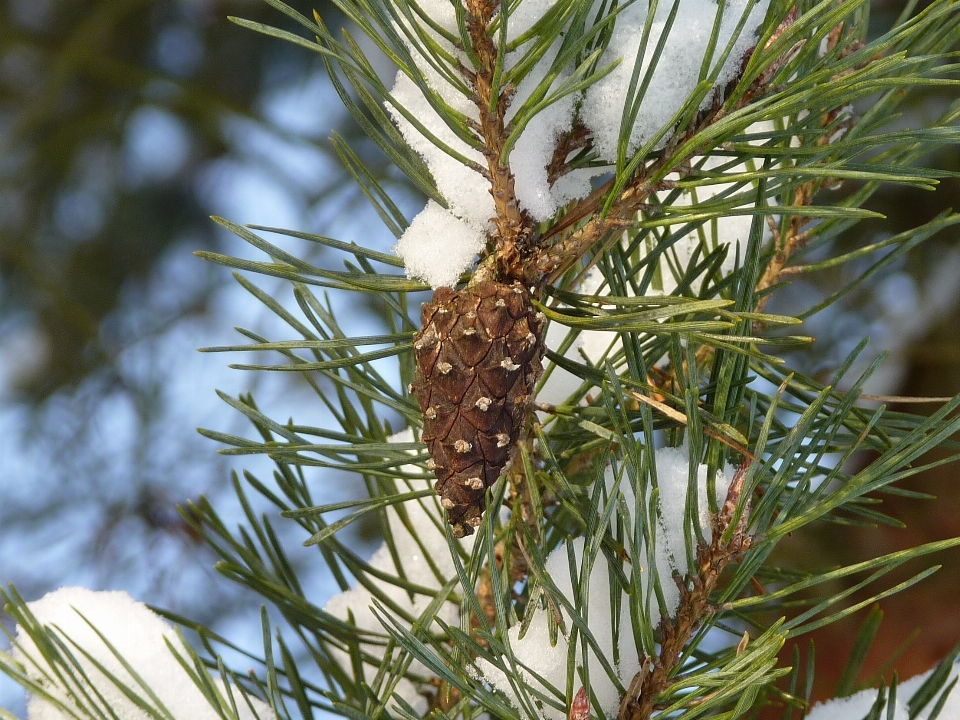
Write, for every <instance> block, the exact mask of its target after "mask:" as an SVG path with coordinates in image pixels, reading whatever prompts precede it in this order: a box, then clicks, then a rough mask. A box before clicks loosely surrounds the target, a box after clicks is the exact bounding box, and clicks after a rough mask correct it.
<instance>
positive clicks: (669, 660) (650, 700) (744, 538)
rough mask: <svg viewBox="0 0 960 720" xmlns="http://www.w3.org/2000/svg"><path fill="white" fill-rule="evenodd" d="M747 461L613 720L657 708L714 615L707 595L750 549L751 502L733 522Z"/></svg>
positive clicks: (634, 718) (639, 719) (643, 719)
mask: <svg viewBox="0 0 960 720" xmlns="http://www.w3.org/2000/svg"><path fill="white" fill-rule="evenodd" d="M749 467H750V460H745V461H744V463H743V464H742V465H741V466H740V467H739V468H738V469H737V472H736V474H735V475H734V478H733V480H732V481H731V483H730V488H729V490H728V491H727V497H726V500H725V502H724V504H723V507H722V508H720V510H719V512H718V513H717V514H716V515H715V516H714V517H713V522H712V525H713V527H712V531H713V533H712V538H711V540H710V544H709V545H706V544H701V545H699V546H698V547H697V569H696V572H695V573H694V574H693V575H692V576H691V577H689V578H686V579H684V578H676V580H677V585H678V586H679V588H680V604H679V606H678V610H677V616H676V617H675V618H671V617H669V616H666V615H665V616H663V617H662V618H661V620H660V654H659V656H658V658H657V660H656V662H655V663H654V662H653V661H652V660H651V659H650V658H649V657H647V658H644V662H643V667H642V668H641V670H640V672H639V673H637V675H636V676H635V677H634V679H633V682H632V683H631V685H630V690H629V691H628V692H627V695H626V696H625V697H624V699H623V702H621V705H620V712H619V714H618V716H617V720H649V718H651V717H652V716H653V713H654V712H655V711H656V710H657V709H658V707H657V705H656V702H657V698H658V696H659V695H660V694H661V693H663V691H664V690H666V689H667V687H669V685H670V680H671V678H672V677H673V674H674V671H675V670H676V669H677V667H678V665H679V661H680V657H681V655H682V653H683V648H684V647H686V645H687V643H688V642H689V641H690V638H692V637H693V635H694V633H695V632H696V631H697V630H698V629H699V627H700V625H701V624H702V623H703V620H704V618H706V617H707V616H709V615H710V614H712V613H713V612H715V608H714V606H713V605H711V603H710V595H711V594H712V593H713V591H714V590H715V589H716V588H717V585H718V583H719V581H720V576H721V575H722V574H723V571H724V570H725V569H726V568H727V566H728V565H730V563H732V562H736V561H737V560H739V559H740V558H741V557H742V556H743V553H745V552H746V551H747V549H749V547H750V543H751V537H750V536H749V535H748V534H747V532H746V526H747V521H748V519H749V510H750V501H749V499H747V500H746V501H743V502H744V505H743V511H742V513H741V514H740V516H739V519H737V508H738V507H739V506H740V504H741V502H742V498H743V497H744V494H743V489H744V481H745V479H746V474H747V470H748V469H749ZM735 519H737V523H736V526H735V527H734V528H733V531H732V532H731V533H730V537H729V538H726V539H725V538H724V535H725V534H726V533H727V531H728V529H729V528H730V526H731V524H732V523H733V522H734V520H735ZM635 686H636V687H635Z"/></svg>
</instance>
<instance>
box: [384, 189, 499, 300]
mask: <svg viewBox="0 0 960 720" xmlns="http://www.w3.org/2000/svg"><path fill="white" fill-rule="evenodd" d="M484 240H485V235H484V232H483V230H482V229H481V228H480V227H479V226H477V225H474V224H473V223H471V222H470V221H467V220H461V219H460V218H458V217H457V216H456V215H454V214H453V213H452V212H450V211H449V210H446V209H444V208H442V207H440V205H438V204H437V203H436V202H434V201H433V200H430V201H429V202H427V206H426V207H425V208H424V209H423V211H422V212H421V213H420V214H419V215H417V216H416V217H415V218H414V219H413V222H412V223H410V227H408V228H407V230H406V232H404V233H403V235H402V236H401V237H400V240H399V242H398V243H397V244H396V246H395V247H394V252H396V253H397V255H399V256H400V257H401V258H403V262H404V264H405V265H406V270H407V275H409V276H410V277H412V278H417V279H418V280H423V281H424V282H426V283H429V284H430V286H431V287H435V288H436V287H442V286H449V287H452V286H454V285H456V283H457V280H458V279H459V278H460V274H461V273H462V272H464V271H465V270H467V269H468V268H469V267H470V266H471V265H472V264H473V261H474V259H475V258H476V256H477V253H479V252H480V250H482V249H483V244H484Z"/></svg>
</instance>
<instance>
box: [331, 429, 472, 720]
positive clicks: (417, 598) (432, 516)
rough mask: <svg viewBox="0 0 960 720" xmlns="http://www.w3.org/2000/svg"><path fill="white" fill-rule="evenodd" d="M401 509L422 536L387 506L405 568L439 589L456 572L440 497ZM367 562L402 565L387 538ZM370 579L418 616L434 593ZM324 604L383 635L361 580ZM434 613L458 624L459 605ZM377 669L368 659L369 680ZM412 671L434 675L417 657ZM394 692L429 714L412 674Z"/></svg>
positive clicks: (414, 579) (343, 658) (464, 543)
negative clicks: (391, 551)
mask: <svg viewBox="0 0 960 720" xmlns="http://www.w3.org/2000/svg"><path fill="white" fill-rule="evenodd" d="M389 440H390V441H391V442H398V443H407V442H413V441H414V437H413V431H412V430H410V429H407V430H403V431H401V432H399V433H397V434H396V435H392V436H391V437H390V438H389ZM404 469H405V470H406V471H408V472H410V473H413V474H419V473H421V472H422V471H421V470H420V468H418V467H415V466H406V467H405V468H404ZM404 483H405V484H406V485H408V486H409V487H408V488H407V489H408V490H410V491H415V490H423V489H426V488H430V487H431V485H432V482H431V481H430V480H406V481H404ZM402 508H403V512H404V513H405V514H406V516H407V519H408V521H409V527H413V528H416V532H417V538H418V539H419V541H420V544H418V542H417V541H416V540H414V537H413V535H412V534H411V533H410V531H409V530H408V529H407V526H406V525H404V523H403V521H402V520H401V517H400V513H399V512H398V510H397V508H396V506H393V505H391V506H389V507H388V508H387V518H388V523H389V527H390V532H391V534H392V535H393V540H394V542H395V548H396V551H397V556H398V557H399V558H400V560H401V562H402V565H403V573H404V575H405V576H406V578H407V580H409V581H410V582H411V583H414V584H416V585H420V586H422V587H424V588H425V589H427V590H433V591H436V590H439V589H440V588H441V587H442V586H443V585H444V584H445V583H446V582H447V581H448V580H450V579H451V578H453V577H454V576H455V574H456V571H455V568H454V564H453V558H452V557H451V555H450V547H449V545H447V539H446V535H445V534H444V531H443V525H442V522H443V521H442V517H443V515H442V512H441V510H440V504H439V503H438V502H437V498H436V496H435V495H431V496H429V497H426V498H420V499H418V500H410V501H407V502H405V503H403V505H402ZM474 540H475V537H474V536H471V537H468V538H464V539H463V540H459V541H458V542H459V543H460V546H461V547H462V548H463V550H464V552H466V553H468V554H469V552H470V549H471V548H472V547H473V542H474ZM428 558H429V560H430V562H432V563H433V565H434V566H435V567H436V569H437V572H435V571H434V569H433V568H432V567H431V565H430V562H428ZM369 564H370V566H371V567H373V568H374V569H376V570H380V571H383V572H384V573H387V574H389V575H392V576H396V575H397V573H398V568H397V567H396V564H395V563H394V561H393V557H392V556H391V554H390V549H389V547H388V546H387V544H386V542H384V543H383V544H382V545H381V546H380V547H379V548H378V549H377V550H376V552H374V554H373V557H371V558H370V561H369ZM438 573H439V577H438ZM370 580H371V581H372V582H374V583H376V585H377V587H378V589H379V590H380V591H381V592H383V593H385V594H386V595H387V596H388V597H389V598H390V600H391V601H392V602H394V603H395V604H396V605H397V606H398V607H399V608H401V609H403V610H405V611H407V612H408V613H410V614H411V615H413V616H414V617H419V616H420V615H421V614H422V613H423V612H424V611H425V610H426V609H427V606H429V605H430V603H431V602H432V601H433V596H432V594H431V595H425V594H415V595H413V596H412V597H411V595H410V593H409V592H408V591H407V590H406V589H404V588H401V587H398V586H397V585H392V584H390V583H386V582H384V581H382V580H379V579H376V578H373V577H372V576H371V577H370ZM323 609H324V611H325V612H328V613H330V614H331V615H333V616H335V617H338V618H340V619H341V620H347V619H348V617H349V615H350V614H352V616H353V622H354V623H355V624H356V626H357V629H358V631H363V632H365V633H372V634H374V635H378V636H383V635H384V634H385V631H384V628H383V625H382V624H381V623H380V621H379V620H378V619H377V618H376V616H375V615H374V613H373V594H372V593H371V592H370V590H368V589H367V588H365V587H363V586H362V585H359V584H357V585H356V586H355V587H353V588H352V589H350V590H347V591H346V592H343V593H340V594H339V595H335V596H334V597H332V598H331V599H330V600H329V601H328V602H327V604H326V605H325V606H324V608H323ZM436 617H437V618H439V619H440V620H442V621H444V622H446V623H449V624H452V625H457V624H458V623H459V608H458V607H457V606H456V605H454V604H453V603H445V604H444V605H443V606H442V607H441V608H440V610H439V612H438V613H437V615H436ZM434 630H439V628H437V627H434ZM364 649H365V651H366V652H369V653H370V654H372V655H374V656H376V657H378V658H381V657H383V651H384V647H383V645H382V644H380V645H376V644H368V645H366V646H365V648H364ZM332 653H333V655H334V657H338V658H339V660H340V662H341V663H342V664H343V667H350V664H351V659H350V656H349V655H348V654H347V653H346V652H343V651H340V650H337V649H332ZM378 670H379V663H378V664H377V665H370V664H364V665H363V671H364V678H365V680H366V681H367V682H372V681H373V679H374V677H376V674H377V671H378ZM409 672H410V673H412V674H414V675H423V676H425V677H426V676H429V675H430V673H429V672H428V671H427V669H426V668H425V667H424V666H423V665H422V664H421V663H420V662H418V661H414V662H413V663H412V664H411V666H410V669H409ZM394 695H395V696H399V697H402V698H403V700H404V701H406V702H407V703H409V704H410V705H412V706H413V707H414V708H415V709H416V712H417V714H418V715H421V716H422V715H426V713H427V699H426V698H425V697H424V696H423V695H421V694H419V691H418V689H417V686H416V685H415V684H414V683H413V682H411V681H410V680H409V679H407V678H401V679H400V681H399V683H398V684H397V687H396V689H395V690H394Z"/></svg>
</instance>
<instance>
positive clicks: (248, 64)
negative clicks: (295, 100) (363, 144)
mask: <svg viewBox="0 0 960 720" xmlns="http://www.w3.org/2000/svg"><path fill="white" fill-rule="evenodd" d="M270 12H271V11H270V8H269V7H267V6H266V5H264V4H262V3H256V2H250V1H249V0H246V1H245V0H203V1H195V0H190V1H186V0H76V1H75V2H58V1H57V0H49V1H38V0H8V1H7V2H5V3H0V278H2V284H0V327H2V326H3V324H4V322H5V321H7V320H9V318H10V317H11V316H13V315H19V314H23V313H26V314H27V316H28V317H29V318H30V319H31V320H32V322H33V323H34V324H35V326H36V329H37V330H38V331H39V335H40V339H41V343H40V347H43V348H45V352H43V353H42V354H41V356H40V357H38V358H33V359H31V362H29V363H28V364H25V365H24V367H23V368H21V369H20V371H19V372H18V374H17V377H16V388H15V389H16V390H17V391H18V392H19V393H20V394H21V397H22V399H26V400H28V401H31V402H37V401H42V400H43V399H45V398H48V397H49V396H50V395H51V394H53V393H55V392H56V391H57V390H58V389H60V388H64V387H71V386H76V385H77V384H79V383H80V382H81V381H82V380H83V379H84V378H85V377H87V376H88V375H89V374H90V373H92V372H94V371H96V370H99V369H102V368H103V367H104V366H108V365H109V364H110V362H111V355H113V354H114V353H115V350H116V348H117V346H118V345H123V344H124V343H125V342H128V341H129V340H131V338H129V337H127V338H123V337H111V328H116V324H114V325H110V324H107V325H105V324H104V321H105V320H106V319H107V318H108V317H109V316H110V314H111V313H112V312H114V311H115V310H116V309H117V307H118V303H119V298H120V295H121V293H122V292H123V289H124V287H125V286H128V285H129V284H130V283H135V282H137V281H138V280H141V279H143V278H145V277H146V276H147V275H148V274H149V272H150V270H151V268H152V267H153V265H154V264H155V263H156V262H157V259H158V258H159V257H161V256H162V255H163V253H164V252H165V251H166V250H168V249H169V248H170V247H171V246H172V245H173V244H175V243H176V242H177V241H178V240H181V239H182V238H184V236H189V237H190V243H191V245H192V246H197V245H199V246H201V247H211V246H212V244H213V242H214V239H213V238H214V227H213V225H212V223H210V222H209V220H208V218H207V216H208V215H209V214H210V212H209V210H207V209H205V208H204V207H203V206H202V202H201V200H200V199H199V198H198V196H197V188H196V184H197V179H198V174H199V173H200V172H201V171H202V170H203V169H204V168H205V167H207V166H208V164H209V163H210V162H211V161H213V160H216V159H217V158H221V157H223V156H225V155H227V154H229V153H230V152H231V149H232V148H231V141H230V140H229V139H228V137H227V136H226V134H225V132H224V123H225V121H227V120H231V119H238V118H239V119H246V120H249V121H252V122H253V123H257V124H264V123H265V121H264V118H263V114H262V112H261V107H260V102H261V100H262V96H263V92H264V90H265V89H266V88H267V87H268V86H269V85H270V84H272V83H279V82H283V81H285V80H290V79H296V78H297V77H303V76H305V75H306V74H307V73H308V72H309V70H310V68H311V65H310V64H309V59H308V58H304V56H303V53H297V52H294V51H293V49H290V50H288V49H286V48H283V47H279V48H278V46H277V44H276V43H270V42H269V41H268V39H266V38H262V37H259V36H256V35H253V34H249V33H243V32H238V31H237V29H236V28H235V27H233V26H231V25H230V24H229V23H227V22H225V17H226V16H227V15H228V14H234V13H243V14H245V15H247V16H250V17H266V16H267V14H268V13H270ZM151 120H153V121H154V122H156V121H159V122H162V123H163V128H166V129H167V131H168V133H167V134H168V135H169V134H170V133H172V135H173V137H172V138H171V139H172V140H173V141H176V142H175V143H174V145H175V147H170V148H163V149H162V150H161V159H162V162H161V163H160V164H159V166H157V163H156V160H154V161H153V162H154V167H147V168H143V167H138V166H137V160H138V158H137V157H136V143H137V142H143V139H138V138H137V137H136V134H137V133H138V132H142V131H143V129H144V127H143V126H144V125H145V123H146V122H149V121H151ZM154 135H155V136H157V133H154ZM158 139H159V140H161V141H162V140H164V139H165V136H164V135H163V134H162V133H161V134H160V135H159V136H158ZM323 145H324V146H326V143H323ZM163 153H168V154H167V155H166V156H165V157H164V156H163ZM210 289H211V286H210V284H209V283H208V284H207V285H206V288H205V290H206V291H207V292H209V290H210ZM206 299H207V293H206V292H201V293H198V294H197V295H195V296H194V297H191V298H189V302H186V303H185V304H183V305H182V306H181V307H179V308H177V310H176V313H175V314H176V315H179V316H185V315H189V314H192V313H198V312H203V309H204V303H205V301H206ZM167 315H168V316H167V317H154V318H150V319H149V320H148V321H147V322H146V323H145V324H143V325H141V327H139V328H138V331H137V332H138V333H149V332H151V331H156V330H159V329H161V328H163V327H166V326H167V325H168V323H170V322H172V321H175V320H176V319H177V318H176V317H169V310H168V312H167Z"/></svg>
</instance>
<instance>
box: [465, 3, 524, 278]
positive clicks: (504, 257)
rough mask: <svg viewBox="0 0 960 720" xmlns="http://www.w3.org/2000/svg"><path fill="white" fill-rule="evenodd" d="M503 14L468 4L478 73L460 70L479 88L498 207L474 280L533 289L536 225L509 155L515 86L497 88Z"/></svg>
mask: <svg viewBox="0 0 960 720" xmlns="http://www.w3.org/2000/svg"><path fill="white" fill-rule="evenodd" d="M499 10H500V2H499V0H466V24H467V31H468V32H469V34H470V41H471V45H472V50H473V53H474V55H475V57H476V58H477V65H476V67H475V68H474V69H473V70H469V69H467V68H465V67H461V68H460V70H461V73H462V74H463V75H464V77H465V78H466V79H467V81H468V82H470V83H471V85H472V87H473V92H474V95H473V102H474V104H475V105H476V106H477V112H478V116H479V122H478V123H477V125H476V130H477V131H478V132H479V134H480V137H481V140H482V141H483V146H482V148H481V152H482V153H483V156H484V159H485V160H486V161H487V172H488V175H487V177H488V178H489V180H490V194H491V195H492V196H493V202H494V207H495V208H496V214H495V215H494V217H493V223H494V226H495V227H496V234H495V237H494V238H493V250H492V252H491V253H490V255H489V256H488V258H489V260H488V261H487V263H481V266H480V268H478V271H477V273H476V274H475V277H474V280H476V281H479V280H481V279H486V277H487V275H489V274H492V275H493V276H494V279H496V280H498V281H506V280H520V281H521V282H523V283H525V284H527V285H532V284H534V283H535V281H536V278H535V277H534V276H533V274H532V273H533V263H531V262H529V258H530V257H531V256H532V255H533V253H534V252H535V247H534V229H535V223H534V221H533V219H532V218H531V217H530V216H529V215H528V214H527V213H526V212H525V211H523V210H521V209H520V203H519V202H518V201H517V193H516V188H515V180H514V176H513V172H512V171H511V169H510V163H509V161H508V160H507V158H506V157H505V154H504V145H505V143H506V141H507V136H508V132H507V127H506V122H505V120H504V118H505V116H506V111H507V105H508V104H509V102H510V98H511V97H512V95H513V92H514V88H513V87H511V86H503V87H498V88H495V87H494V78H495V76H496V68H497V57H498V52H499V51H498V49H497V46H496V44H495V43H494V42H493V38H492V37H491V35H490V23H491V21H492V20H493V18H494V17H495V16H496V15H497V13H498V11H499ZM495 93H496V95H495Z"/></svg>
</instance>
